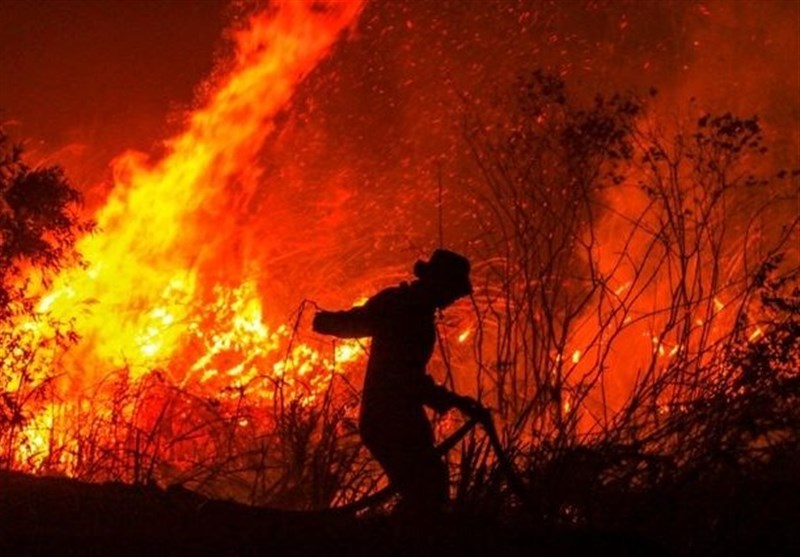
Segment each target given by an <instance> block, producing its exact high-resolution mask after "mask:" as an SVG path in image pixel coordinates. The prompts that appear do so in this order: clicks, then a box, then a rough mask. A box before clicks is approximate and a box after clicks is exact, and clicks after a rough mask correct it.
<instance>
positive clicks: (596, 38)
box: [0, 0, 800, 272]
mask: <svg viewBox="0 0 800 557" xmlns="http://www.w3.org/2000/svg"><path fill="white" fill-rule="evenodd" d="M237 5H238V6H240V5H241V4H234V6H237ZM235 19H236V11H235V9H234V8H232V7H231V4H229V3H227V2H225V1H223V0H202V1H197V2H189V1H175V2H145V1H132V0H71V1H57V0H46V1H40V2H27V1H24V0H10V1H9V0H6V1H5V2H3V4H2V9H0V110H1V111H2V117H0V119H1V120H3V121H6V122H12V124H11V125H10V129H11V131H12V132H13V133H14V134H15V136H17V137H20V138H24V139H26V140H27V141H28V144H29V146H30V149H31V151H33V152H34V153H35V154H38V155H47V156H50V157H51V158H53V159H55V161H56V162H59V163H61V164H63V165H64V166H65V167H66V168H67V170H68V172H70V174H71V175H72V176H73V178H74V181H75V182H76V183H77V184H78V185H79V186H80V187H81V188H83V189H84V191H87V192H89V194H90V200H89V201H90V202H91V201H94V202H95V203H94V204H95V205H96V204H97V203H101V202H102V196H103V195H104V192H106V191H107V188H108V187H110V186H108V181H107V173H108V164H109V161H110V160H111V158H112V157H113V156H114V155H116V154H118V153H120V152H121V151H123V150H124V149H126V148H134V149H138V150H142V151H145V152H150V153H156V154H157V152H158V149H159V145H160V142H161V141H162V140H164V139H167V138H169V137H170V136H171V135H174V134H175V133H177V132H178V131H179V130H180V126H181V121H182V118H183V117H185V115H186V114H187V113H188V112H189V111H190V110H191V108H192V107H193V106H196V105H197V103H199V102H202V85H203V84H204V83H207V82H208V80H209V78H208V76H209V75H211V74H212V71H213V69H214V68H215V67H219V65H220V60H222V61H223V62H224V48H222V47H224V44H225V40H224V36H225V33H224V29H225V28H226V26H228V25H230V24H231V23H232V22H235ZM535 69H542V70H544V71H547V72H550V73H554V74H557V75H559V76H561V77H563V79H564V80H565V81H566V83H567V87H568V88H569V89H570V90H571V91H572V92H573V93H574V95H575V96H576V97H578V98H582V99H585V100H590V99H591V98H592V97H594V95H596V94H598V93H602V94H611V93H614V92H618V91H619V92H623V93H634V94H642V93H644V92H646V91H647V90H648V89H649V88H650V87H655V88H656V89H658V90H659V96H658V99H657V101H656V104H657V109H658V110H659V111H660V112H661V113H662V114H665V115H673V114H680V113H682V112H686V111H689V110H696V111H698V113H699V112H700V111H703V110H706V109H713V110H717V111H720V112H724V111H729V110H730V111H734V112H738V113H740V114H742V115H744V116H749V115H752V114H759V115H760V117H761V118H762V122H763V123H764V126H765V129H766V133H767V136H768V138H769V139H770V141H771V142H772V144H773V145H774V146H775V147H776V149H775V151H776V152H777V153H778V155H779V156H782V157H783V158H784V159H789V162H790V163H792V162H794V163H795V164H796V161H797V148H798V144H800V131H798V128H800V124H799V123H800V3H798V2H790V1H781V2H778V1H776V2H761V1H755V0H754V1H739V0H737V1H725V2H723V1H709V2H694V1H677V0H665V1H660V2H656V1H647V2H643V1H639V0H629V1H613V2H612V1H603V0H581V1H578V0H564V1H561V0H559V1H555V0H553V1H530V0H527V1H526V0H437V1H430V0H391V1H388V0H373V1H372V2H368V4H367V7H366V8H365V10H364V13H363V15H362V17H361V19H360V21H359V24H358V26H357V29H356V31H355V32H354V33H353V34H352V35H351V36H350V37H349V39H348V40H347V41H344V42H342V43H341V44H340V45H338V46H337V47H336V48H335V49H334V51H333V52H332V54H331V56H330V57H329V58H327V59H326V60H324V61H323V62H322V63H321V64H320V66H319V67H318V68H317V69H316V70H315V71H314V72H313V73H312V74H311V75H310V76H309V77H308V79H307V80H306V81H305V82H304V83H303V84H302V85H301V86H300V87H299V89H298V92H297V95H296V97H295V100H294V102H293V103H292V105H291V106H289V107H287V109H286V111H285V113H284V114H283V115H282V116H281V118H280V121H279V122H278V124H279V125H278V127H277V131H276V133H275V136H274V137H273V138H272V140H271V141H270V142H268V144H267V145H266V147H265V149H264V153H263V157H262V160H261V161H260V164H261V165H262V166H263V167H264V170H265V172H264V176H265V179H266V180H267V181H269V182H270V184H271V185H270V186H269V187H264V188H263V192H262V193H259V194H258V195H249V194H248V195H246V196H245V197H246V199H244V201H242V200H241V199H238V200H237V201H235V202H233V201H232V207H233V206H235V207H236V208H237V210H241V211H243V213H244V214H243V216H242V221H243V222H246V221H247V220H248V219H251V220H257V221H258V222H259V223H268V226H269V227H270V230H271V232H272V234H274V235H277V236H278V237H281V238H287V239H289V238H290V239H291V241H292V242H295V244H296V246H293V247H291V246H287V245H286V242H283V243H279V244H276V247H274V250H275V254H274V257H275V258H276V260H277V259H279V258H280V257H281V256H282V254H285V253H286V252H287V251H292V250H299V251H302V249H303V246H304V245H305V246H312V245H313V250H315V251H316V252H320V244H319V239H318V237H317V238H316V239H314V241H313V242H312V241H311V238H310V235H311V234H312V233H318V232H319V229H320V227H328V229H330V230H335V233H333V234H332V235H331V237H332V238H333V240H331V245H332V246H333V244H336V245H346V246H350V247H348V248H347V250H346V253H344V252H341V251H340V252H338V255H339V260H340V261H344V262H345V264H344V266H345V267H346V262H348V261H349V262H351V265H352V266H353V267H357V268H363V267H364V266H365V262H366V263H367V264H368V260H369V257H371V255H372V254H382V253H385V251H386V250H401V251H402V250H406V251H408V252H412V253H419V252H424V251H425V250H426V249H427V248H429V247H430V245H431V239H432V238H435V236H436V219H437V214H436V207H435V203H432V196H435V194H436V182H437V180H438V181H439V182H443V183H444V188H445V194H446V196H447V195H451V192H452V191H454V190H457V189H458V187H460V184H461V182H463V181H464V179H465V178H464V177H465V175H467V174H468V173H469V172H470V171H471V170H470V166H469V161H468V158H469V157H468V153H466V151H465V146H464V144H463V141H462V138H460V137H459V131H458V129H459V118H460V115H459V110H460V109H461V104H460V99H462V98H463V97H464V96H469V97H470V98H472V99H474V100H478V101H480V102H484V103H490V102H491V99H492V98H495V97H496V96H497V95H499V94H502V91H504V90H505V89H506V88H508V87H509V85H510V84H511V83H513V81H514V80H515V79H516V78H517V77H518V76H520V75H524V74H526V73H527V72H530V71H532V70H535ZM212 81H213V79H212ZM690 98H696V99H697V104H696V105H695V106H694V108H687V107H688V106H689V105H688V104H687V103H688V100H689V99H690ZM689 116H692V114H690V115H689ZM7 127H9V126H7ZM104 179H106V186H105V189H104V187H99V188H98V187H95V184H96V183H99V182H102V181H103V180H104ZM298 184H301V185H298ZM296 190H302V192H301V193H302V199H304V203H303V204H302V205H300V204H298V203H297V201H296V200H297V198H298V191H296ZM409 192H415V193H414V195H410V194H409ZM233 193H234V195H233V196H232V199H234V198H235V194H236V192H233ZM90 204H91V203H90ZM448 207H449V208H452V209H453V210H460V209H461V208H460V207H458V205H457V204H455V203H449V205H448ZM243 208H244V209H243ZM268 211H272V212H273V213H275V212H279V213H280V215H276V214H271V213H269V212H268ZM286 215H292V218H283V217H285V216H286ZM347 215H358V218H357V219H351V218H350V217H348V216H347ZM279 217H280V218H279ZM375 223H380V226H379V227H377V226H375ZM412 224H413V225H412ZM264 226H267V225H264ZM281 227H284V229H283V230H281ZM376 229H379V230H380V232H379V233H376V232H375V230H376ZM254 230H256V232H255V233H254V235H255V236H261V235H263V230H261V228H260V227H259V226H256V227H254ZM304 234H306V235H309V238H308V240H309V241H308V242H305V241H304ZM317 236H318V234H317ZM367 240H369V241H367ZM287 242H288V240H287ZM457 247H460V246H457ZM309 249H311V248H309ZM331 249H333V247H331ZM400 259H403V260H405V259H408V256H403V257H398V260H400ZM367 266H368V265H367ZM300 272H303V270H302V269H300Z"/></svg>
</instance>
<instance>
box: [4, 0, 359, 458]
mask: <svg viewBox="0 0 800 557" xmlns="http://www.w3.org/2000/svg"><path fill="white" fill-rule="evenodd" d="M362 7H363V3H362V2H361V1H360V0H352V1H346V2H340V1H337V2H330V3H324V2H318V1H311V0H309V1H307V2H301V1H297V0H290V1H287V2H282V3H279V4H277V5H275V6H273V7H272V8H270V9H268V10H265V11H262V12H259V13H256V14H255V15H253V16H251V17H250V19H249V21H248V22H247V24H246V25H244V26H243V27H242V28H241V30H239V31H237V32H235V34H234V43H235V54H234V59H233V61H232V63H231V65H230V70H229V72H228V73H227V74H226V75H224V76H223V77H222V78H219V79H218V80H217V82H216V84H215V85H214V86H213V87H212V88H211V91H210V93H209V94H208V96H207V102H206V103H205V104H204V106H202V107H200V108H199V109H197V110H195V111H194V112H193V113H191V114H190V116H189V117H188V120H187V124H186V128H185V131H183V132H182V133H180V134H179V135H177V136H176V137H173V138H172V139H170V140H169V141H167V142H166V143H165V149H164V155H163V156H162V157H161V158H160V159H158V160H151V159H150V158H149V157H148V156H146V155H145V154H142V153H137V152H127V153H125V154H123V155H122V156H120V157H118V158H117V159H116V160H115V162H114V164H113V170H114V188H113V190H112V192H111V194H110V196H109V198H108V200H107V202H106V204H105V206H103V207H102V208H101V210H100V211H99V212H98V213H97V215H96V221H97V224H98V231H97V232H95V233H93V234H90V235H87V236H86V237H84V238H82V239H81V240H80V241H79V243H78V249H79V252H80V253H81V255H82V256H83V258H84V260H85V261H86V266H85V267H75V268H70V269H66V270H65V271H64V272H62V273H61V274H60V276H58V277H57V278H56V279H55V280H54V281H53V283H52V287H51V288H50V289H49V291H48V292H46V293H45V294H44V295H43V296H42V297H41V301H40V303H39V305H38V308H37V311H38V312H39V314H40V318H38V319H37V320H35V322H34V321H29V322H27V323H24V324H23V325H25V326H24V327H20V328H19V330H20V331H23V330H24V331H26V332H27V333H28V338H27V342H29V343H30V344H31V346H35V344H36V343H37V342H38V340H39V339H41V338H45V337H47V335H53V334H54V330H48V326H49V325H48V324H50V325H52V324H53V323H62V324H63V323H65V322H66V323H70V324H71V325H72V326H73V327H74V328H75V331H76V332H77V334H78V335H79V338H80V340H79V343H78V346H77V347H72V348H71V349H70V350H69V351H68V352H67V354H66V356H65V357H63V358H62V359H60V360H59V362H58V364H56V362H55V361H54V359H53V358H55V357H56V356H55V355H54V353H53V351H47V352H46V353H45V352H44V351H42V350H38V352H39V354H38V356H39V358H40V359H43V360H47V361H44V362H40V363H38V364H37V367H36V370H37V373H41V374H43V376H47V374H48V369H49V368H54V367H56V366H58V367H59V370H63V369H66V371H67V375H66V377H64V376H63V375H60V378H61V380H60V381H59V382H58V385H57V389H58V390H59V391H60V392H61V401H60V402H57V403H48V404H46V405H45V406H44V407H43V408H41V409H40V411H38V412H37V413H35V414H34V415H32V416H29V417H28V419H27V422H26V424H25V426H24V427H23V428H22V430H21V431H20V434H19V436H18V438H17V440H16V444H17V446H18V447H17V452H16V457H15V459H14V460H15V465H16V466H21V467H23V468H26V469H32V470H37V469H41V468H42V467H43V466H49V467H51V468H52V467H55V468H57V469H59V470H60V471H66V472H71V471H73V470H74V466H75V465H76V463H75V457H74V454H73V455H72V456H71V453H76V452H77V451H78V447H77V445H76V443H78V441H75V439H80V438H81V437H82V436H85V435H87V433H86V431H83V430H82V429H81V424H80V421H81V416H84V415H91V416H93V417H94V418H100V419H103V420H107V421H113V419H114V417H113V416H112V415H111V414H113V412H114V411H115V408H114V406H113V404H112V401H110V400H107V401H105V402H103V401H101V400H98V399H96V398H95V399H94V400H92V398H91V397H92V395H91V394H90V393H91V392H95V393H97V392H98V391H97V388H98V385H101V384H102V383H103V382H104V381H106V380H107V375H108V374H109V373H110V372H111V371H112V370H114V369H124V370H125V375H124V380H125V381H130V382H137V381H141V380H144V379H146V378H147V377H148V376H149V375H151V374H152V372H153V370H161V372H163V371H167V372H168V374H169V375H170V377H169V379H170V382H171V384H173V385H178V386H184V385H186V384H187V383H189V382H191V383H192V384H194V385H198V386H200V387H201V388H203V389H206V392H209V393H212V394H213V396H215V397H217V400H222V401H224V400H225V397H226V393H233V392H235V391H236V390H239V392H240V393H241V390H242V389H245V388H247V389H248V392H249V393H254V396H256V397H259V398H260V399H262V400H264V399H271V398H274V393H275V392H277V391H278V390H280V391H281V393H282V395H281V396H283V395H284V394H286V395H287V396H290V397H292V398H293V399H295V400H298V401H300V403H307V402H309V401H312V400H313V399H314V397H316V396H317V394H318V393H320V392H323V391H324V390H325V389H326V387H327V384H328V383H329V382H330V378H331V377H332V374H333V373H336V372H338V371H340V369H341V368H340V364H341V363H342V361H343V360H347V359H353V358H355V357H356V356H357V350H356V347H357V345H355V344H354V345H349V344H342V345H340V346H339V347H338V348H337V349H336V350H335V352H334V354H333V355H332V357H330V358H327V359H326V358H324V357H322V356H321V355H320V354H319V353H317V352H316V351H315V350H313V349H312V348H310V347H308V346H306V345H304V344H301V343H292V342H291V341H290V339H289V337H290V336H291V333H292V331H291V330H290V328H289V327H288V326H287V325H285V324H280V323H273V324H271V325H270V324H268V323H267V320H266V319H265V316H264V310H263V307H262V300H261V294H262V293H260V292H259V291H258V289H257V288H256V286H255V284H256V282H257V279H258V277H257V271H258V270H257V269H252V268H248V265H247V264H246V262H245V261H243V259H244V257H243V255H242V253H241V252H238V251H237V249H236V248H235V246H227V245H225V244H224V240H225V239H229V238H232V237H233V238H235V237H236V236H237V224H238V223H237V217H238V215H237V214H234V213H235V211H231V210H230V203H229V202H228V201H227V200H226V196H227V195H228V194H229V192H230V190H231V189H235V188H236V187H242V185H244V187H249V188H253V187H256V184H258V186H264V187H267V186H265V185H264V184H261V183H260V182H258V178H259V171H258V168H257V163H256V157H257V155H258V154H259V151H260V150H261V149H262V147H263V145H264V142H265V140H266V139H267V138H268V137H269V136H270V134H271V133H273V132H274V131H275V128H276V124H275V117H276V115H277V114H278V113H279V112H280V111H281V110H285V109H286V107H287V105H288V103H289V102H290V101H291V99H292V95H293V93H294V92H295V89H296V87H297V86H298V84H299V83H300V82H301V81H302V80H303V79H304V77H305V76H307V75H308V74H309V72H311V71H312V70H313V69H314V68H315V67H316V65H317V64H318V63H319V62H320V60H322V59H323V58H324V57H325V56H326V55H327V54H328V53H329V51H330V49H331V47H332V46H333V45H334V44H335V42H336V41H337V39H338V38H339V37H340V35H341V34H342V32H343V31H345V30H346V29H347V28H348V27H349V26H351V25H353V24H354V23H355V22H356V21H357V19H358V16H359V14H360V12H361V9H362ZM242 269H245V270H244V271H243V270H242ZM58 357H61V356H58ZM52 372H53V369H49V373H52ZM92 389H94V390H92ZM87 397H88V398H87ZM231 398H233V395H231ZM106 403H107V404H106ZM137 404H138V403H137ZM120 408H121V410H122V412H123V413H124V414H125V416H122V417H123V418H125V419H128V420H133V419H135V416H136V415H137V414H136V413H137V412H139V410H138V409H137V406H136V405H127V406H125V405H123V406H121V407H120ZM120 408H117V410H120ZM146 419H149V418H146ZM245 422H246V420H243V422H242V423H245ZM67 429H69V430H70V433H69V434H67V433H66V431H65V430H67ZM70 435H71V436H72V437H70ZM72 445H76V446H75V447H73V446H72ZM56 451H57V454H56Z"/></svg>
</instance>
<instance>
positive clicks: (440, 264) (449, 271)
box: [414, 249, 472, 308]
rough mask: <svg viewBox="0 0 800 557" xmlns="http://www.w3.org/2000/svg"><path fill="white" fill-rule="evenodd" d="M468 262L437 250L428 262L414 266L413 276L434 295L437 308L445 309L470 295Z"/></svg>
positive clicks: (419, 262) (421, 262)
mask: <svg viewBox="0 0 800 557" xmlns="http://www.w3.org/2000/svg"><path fill="white" fill-rule="evenodd" d="M469 271H470V265H469V260H468V259H467V258H466V257H464V256H463V255H459V254H457V253H455V252H453V251H449V250H446V249H437V250H436V251H434V252H433V254H432V255H431V258H430V259H429V260H428V261H417V262H416V263H415V264H414V276H416V277H417V278H418V279H419V280H420V282H421V283H422V284H424V285H425V286H426V287H427V288H429V289H430V291H431V292H432V293H433V295H434V303H435V304H436V306H437V307H440V308H443V307H447V306H449V305H450V304H452V303H453V302H455V301H456V300H458V299H459V298H462V297H464V296H468V295H470V294H472V283H471V282H470V280H469Z"/></svg>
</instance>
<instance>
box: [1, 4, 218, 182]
mask: <svg viewBox="0 0 800 557" xmlns="http://www.w3.org/2000/svg"><path fill="white" fill-rule="evenodd" d="M225 5H226V2H225V1H224V0H193V1H192V0H180V1H172V2H162V1H155V0H3V2H2V6H0V121H8V120H12V121H14V122H15V125H14V126H12V127H11V131H12V132H13V133H14V135H15V136H17V137H23V138H26V139H28V140H30V141H31V145H30V148H31V149H33V150H37V151H38V150H41V151H43V152H44V153H51V152H52V151H54V150H57V149H60V148H62V147H63V146H65V145H70V144H72V145H73V148H77V147H76V145H75V144H76V143H77V144H79V145H80V144H84V145H85V144H87V143H90V144H91V145H92V146H93V150H94V151H95V152H94V153H93V154H92V156H91V157H90V159H92V160H97V161H98V162H100V161H101V160H103V159H105V160H106V162H107V160H108V158H109V157H110V156H113V155H114V154H115V153H118V152H120V151H121V150H122V149H123V148H125V147H135V148H140V149H146V148H148V147H149V146H150V143H151V142H153V141H155V140H157V139H159V138H161V137H162V136H164V135H165V133H166V132H167V131H168V128H169V126H170V123H169V122H170V115H171V114H175V113H179V112H180V111H181V109H183V108H185V107H186V106H188V105H189V104H190V103H191V102H192V99H193V98H194V89H195V87H196V86H197V85H198V84H199V83H201V82H202V80H203V78H204V77H205V76H206V75H207V74H208V73H209V72H210V70H211V68H212V65H213V59H214V57H213V53H214V51H215V48H217V46H218V45H219V44H220V37H221V35H222V30H223V28H224V25H225V9H224V7H225ZM173 120H174V118H173ZM71 154H72V155H73V156H74V155H76V154H77V153H70V152H62V153H60V156H61V157H60V158H65V159H67V163H69V160H70V158H71V156H70V155H71ZM85 155H86V154H85V153H84V159H85ZM101 164H102V163H101ZM92 166H94V165H92Z"/></svg>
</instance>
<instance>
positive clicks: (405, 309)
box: [312, 249, 478, 516]
mask: <svg viewBox="0 0 800 557" xmlns="http://www.w3.org/2000/svg"><path fill="white" fill-rule="evenodd" d="M469 272H470V264H469V261H468V260H467V259H466V258H465V257H464V256H462V255H459V254H457V253H455V252H452V251H448V250H444V249H437V250H436V251H434V252H433V254H432V255H431V257H430V259H429V260H428V261H417V262H416V264H415V265H414V276H415V277H416V280H414V281H412V282H411V283H406V282H403V283H402V284H400V285H399V286H394V287H390V288H386V289H385V290H382V291H380V292H378V293H377V294H375V295H374V296H373V297H372V298H370V299H369V300H368V301H367V302H366V304H364V305H363V306H360V307H354V308H352V309H349V310H346V311H319V312H317V313H316V315H315V316H314V321H313V325H312V326H313V329H314V330H315V331H317V332H319V333H324V334H329V335H334V336H337V337H340V338H360V337H372V345H371V349H370V355H369V361H368V362H367V373H366V377H365V380H364V392H363V396H362V401H361V411H360V418H359V429H360V433H361V438H362V440H363V442H364V445H365V446H366V447H367V448H368V449H369V451H370V453H371V454H372V455H373V457H374V458H375V459H376V460H377V461H378V462H379V463H380V465H381V466H382V467H383V469H384V471H385V472H386V474H387V476H388V477H389V481H390V482H391V484H392V485H393V486H394V488H395V489H396V490H397V491H398V493H399V494H400V496H401V501H400V506H399V509H402V511H401V512H403V511H406V512H408V513H410V514H412V515H416V516H424V515H428V514H430V513H436V512H438V511H440V510H442V508H443V507H444V505H445V504H446V503H447V500H448V484H449V480H448V472H447V467H446V464H445V462H444V461H443V460H442V458H441V457H440V456H439V455H438V454H437V453H436V451H435V448H434V437H433V429H432V428H431V424H430V422H429V421H428V418H427V416H426V414H425V410H424V408H423V405H425V406H429V407H431V408H433V409H434V410H435V411H437V412H446V411H447V410H449V409H451V408H454V407H456V408H459V409H460V410H462V411H464V412H465V413H471V412H473V411H474V410H475V409H476V408H478V403H477V401H475V400H474V399H472V398H470V397H466V396H460V395H457V394H455V393H453V392H451V391H449V390H447V389H446V388H445V387H443V386H440V385H437V384H436V383H435V382H434V381H433V378H432V377H431V376H430V375H428V374H427V371H426V366H427V364H428V361H429V360H430V358H431V354H432V353H433V348H434V343H435V340H436V329H435V323H434V318H435V314H436V310H437V309H442V308H446V307H447V306H449V305H451V304H452V303H453V302H455V301H456V300H458V299H459V298H462V297H464V296H468V295H469V294H471V293H472V284H471V283H470V279H469Z"/></svg>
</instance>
